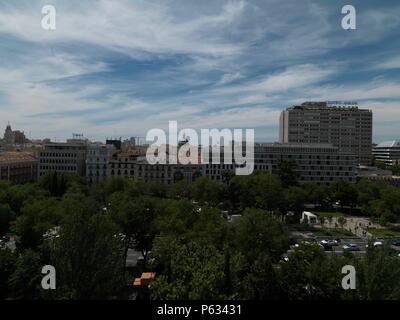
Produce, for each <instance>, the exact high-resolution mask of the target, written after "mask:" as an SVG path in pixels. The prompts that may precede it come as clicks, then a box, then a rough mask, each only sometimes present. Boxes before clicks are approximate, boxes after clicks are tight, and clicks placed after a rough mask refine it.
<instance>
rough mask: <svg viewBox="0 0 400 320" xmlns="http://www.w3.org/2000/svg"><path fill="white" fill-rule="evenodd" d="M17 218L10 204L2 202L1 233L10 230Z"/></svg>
mask: <svg viewBox="0 0 400 320" xmlns="http://www.w3.org/2000/svg"><path fill="white" fill-rule="evenodd" d="M14 219H15V213H14V212H13V211H12V210H11V208H10V206H9V205H8V204H0V235H1V234H4V233H6V232H8V231H9V229H10V223H11V222H12V221H13V220H14Z"/></svg>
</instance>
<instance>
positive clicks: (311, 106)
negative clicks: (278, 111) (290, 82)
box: [288, 101, 372, 112]
mask: <svg viewBox="0 0 400 320" xmlns="http://www.w3.org/2000/svg"><path fill="white" fill-rule="evenodd" d="M327 109H329V110H332V111H343V110H350V111H363V112H372V111H371V110H368V109H358V103H357V102H356V101H306V102H303V103H302V104H300V105H294V106H292V107H289V108H288V110H327Z"/></svg>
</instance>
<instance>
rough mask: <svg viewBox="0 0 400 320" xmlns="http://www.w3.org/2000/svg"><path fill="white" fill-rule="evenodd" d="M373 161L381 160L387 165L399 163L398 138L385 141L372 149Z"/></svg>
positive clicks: (399, 148)
mask: <svg viewBox="0 0 400 320" xmlns="http://www.w3.org/2000/svg"><path fill="white" fill-rule="evenodd" d="M372 154H373V155H374V160H375V161H381V162H383V163H385V164H386V165H388V166H391V165H396V164H400V140H393V141H385V142H382V143H379V144H378V145H376V146H375V147H374V148H373V149H372Z"/></svg>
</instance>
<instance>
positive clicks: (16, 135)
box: [3, 124, 27, 146]
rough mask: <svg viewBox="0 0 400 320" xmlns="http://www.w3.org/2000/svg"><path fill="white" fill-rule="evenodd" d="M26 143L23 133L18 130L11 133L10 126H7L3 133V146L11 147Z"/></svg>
mask: <svg viewBox="0 0 400 320" xmlns="http://www.w3.org/2000/svg"><path fill="white" fill-rule="evenodd" d="M26 142H27V139H26V137H25V133H24V132H23V131H19V130H16V131H13V130H12V129H11V125H10V124H7V127H6V130H5V131H4V136H3V144H5V145H7V146H13V145H23V144H25V143H26Z"/></svg>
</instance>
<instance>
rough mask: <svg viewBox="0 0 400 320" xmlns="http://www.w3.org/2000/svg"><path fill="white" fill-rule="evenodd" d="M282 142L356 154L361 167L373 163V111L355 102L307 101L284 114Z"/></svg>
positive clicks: (281, 126) (281, 121) (280, 125)
mask: <svg viewBox="0 0 400 320" xmlns="http://www.w3.org/2000/svg"><path fill="white" fill-rule="evenodd" d="M279 142H280V143H300V144H301V143H308V144H309V143H313V144H314V143H316V144H332V145H334V146H336V147H338V148H339V150H340V151H342V152H345V153H354V154H355V156H356V161H357V163H358V164H361V165H369V164H370V163H371V161H372V111H371V110H367V109H359V108H358V105H357V103H356V102H339V101H335V102H305V103H303V104H301V105H296V106H292V107H290V108H287V109H286V110H284V111H282V113H281V116H280V120H279Z"/></svg>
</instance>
